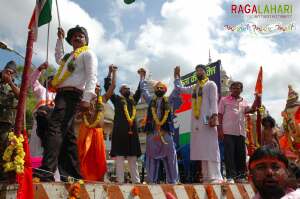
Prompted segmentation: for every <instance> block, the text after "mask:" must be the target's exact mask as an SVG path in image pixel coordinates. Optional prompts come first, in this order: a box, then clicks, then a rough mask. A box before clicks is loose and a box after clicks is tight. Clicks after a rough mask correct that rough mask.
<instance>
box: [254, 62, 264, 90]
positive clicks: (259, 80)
mask: <svg viewBox="0 0 300 199" xmlns="http://www.w3.org/2000/svg"><path fill="white" fill-rule="evenodd" d="M262 80H263V69H262V66H261V67H260V69H259V72H258V76H257V80H256V85H255V93H256V94H259V95H261V94H262V89H263V86H262Z"/></svg>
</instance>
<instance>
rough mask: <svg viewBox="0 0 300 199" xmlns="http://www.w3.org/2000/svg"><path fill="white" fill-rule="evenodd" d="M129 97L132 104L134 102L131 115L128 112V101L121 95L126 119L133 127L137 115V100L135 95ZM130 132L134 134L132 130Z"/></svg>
mask: <svg viewBox="0 0 300 199" xmlns="http://www.w3.org/2000/svg"><path fill="white" fill-rule="evenodd" d="M129 99H130V101H131V104H132V115H131V116H130V115H129V112H128V105H127V101H126V99H125V97H123V96H121V100H122V102H123V111H124V114H125V117H126V120H127V121H128V124H129V127H130V129H131V128H132V126H133V122H134V119H135V116H136V106H135V101H134V99H133V97H132V96H130V97H129ZM129 134H132V132H131V130H130V131H129Z"/></svg>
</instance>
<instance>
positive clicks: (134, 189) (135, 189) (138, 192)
mask: <svg viewBox="0 0 300 199" xmlns="http://www.w3.org/2000/svg"><path fill="white" fill-rule="evenodd" d="M130 194H131V195H132V196H133V197H135V196H139V195H140V190H139V188H138V187H136V186H134V187H133V188H132V190H131V192H130Z"/></svg>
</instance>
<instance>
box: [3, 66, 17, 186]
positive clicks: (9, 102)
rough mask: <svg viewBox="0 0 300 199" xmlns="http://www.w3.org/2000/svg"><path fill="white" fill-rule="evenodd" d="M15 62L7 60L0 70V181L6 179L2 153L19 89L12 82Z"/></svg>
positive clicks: (12, 124)
mask: <svg viewBox="0 0 300 199" xmlns="http://www.w3.org/2000/svg"><path fill="white" fill-rule="evenodd" d="M16 74H17V64H16V63H15V62H14V61H9V62H8V63H7V64H6V65H5V67H4V69H3V70H2V71H1V72H0V181H5V180H8V175H7V174H6V173H5V172H4V169H3V164H4V162H3V160H2V156H3V153H4V151H5V149H6V147H7V146H8V133H9V132H10V131H12V130H13V128H14V125H15V119H16V118H15V117H16V112H17V104H18V97H19V93H20V89H19V88H18V87H17V85H16V84H15V83H14V78H15V76H16Z"/></svg>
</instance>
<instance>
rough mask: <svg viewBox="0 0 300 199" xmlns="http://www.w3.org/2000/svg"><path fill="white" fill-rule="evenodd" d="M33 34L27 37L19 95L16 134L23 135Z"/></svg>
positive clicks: (30, 31)
mask: <svg viewBox="0 0 300 199" xmlns="http://www.w3.org/2000/svg"><path fill="white" fill-rule="evenodd" d="M33 41H34V37H33V32H32V30H29V31H28V36H27V47H26V55H25V63H24V69H23V74H22V83H21V88H20V94H19V101H18V106H17V115H16V120H15V133H16V134H21V132H22V130H23V128H24V123H23V122H24V113H25V103H26V95H27V91H28V85H29V70H30V66H31V59H32V52H33V50H32V49H33Z"/></svg>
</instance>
